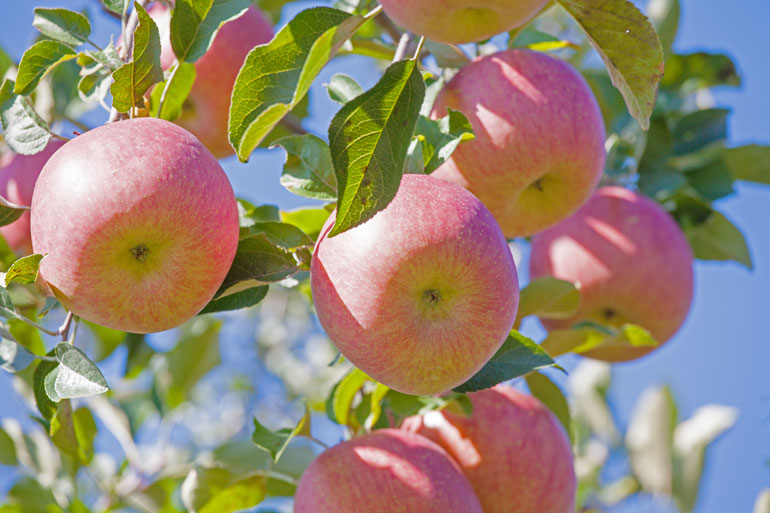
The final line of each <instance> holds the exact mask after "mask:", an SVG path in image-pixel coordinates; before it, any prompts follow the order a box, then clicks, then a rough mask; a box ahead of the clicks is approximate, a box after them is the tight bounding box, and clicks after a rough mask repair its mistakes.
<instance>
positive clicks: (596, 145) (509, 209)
mask: <svg viewBox="0 0 770 513" xmlns="http://www.w3.org/2000/svg"><path fill="white" fill-rule="evenodd" d="M446 107H451V108H452V109H454V110H459V111H460V112H462V113H463V114H465V115H466V116H467V117H468V120H469V121H470V122H471V125H472V126H473V130H474V132H475V133H476V139H475V140H473V141H468V142H466V143H463V144H461V145H460V146H459V147H458V148H457V149H456V150H455V152H454V153H453V154H452V157H451V159H450V160H449V161H447V162H446V163H445V164H444V165H442V166H441V167H440V168H439V169H437V170H436V171H435V173H434V175H435V176H437V177H439V178H443V179H445V180H450V181H452V182H455V183H457V184H460V185H462V186H464V187H467V188H468V189H469V190H470V191H471V192H473V193H474V194H475V195H476V196H478V197H479V199H480V200H481V201H483V202H484V204H485V205H486V206H487V207H488V208H489V210H491V211H492V213H493V214H494V216H495V218H497V221H498V222H499V223H500V227H501V228H502V229H503V233H504V234H505V235H506V237H509V238H512V237H518V236H525V235H532V234H533V233H537V232H539V231H541V230H543V229H544V228H547V227H548V226H551V225H553V224H555V223H557V222H558V221H560V220H562V219H564V218H565V217H567V216H568V215H569V214H571V213H572V212H574V211H575V210H576V209H577V208H578V207H580V205H582V204H583V203H584V202H585V201H586V200H587V199H588V197H589V196H590V195H591V192H592V191H593V190H594V188H595V187H596V184H597V183H598V181H599V178H600V177H601V174H602V171H603V169H604V157H605V153H604V123H603V121H602V115H601V112H600V111H599V106H598V104H597V103H596V99H595V98H594V95H593V93H592V92H591V89H590V88H589V87H588V84H587V83H586V81H585V80H584V79H583V77H582V76H581V75H580V74H579V73H578V72H577V71H576V70H575V69H574V68H573V67H572V66H570V65H569V64H567V63H566V62H564V61H562V60H560V59H556V58H554V57H550V56H548V55H546V54H544V53H541V52H535V51H531V50H508V51H504V52H499V53H496V54H494V55H490V56H487V57H481V58H479V59H476V60H475V61H473V62H472V63H470V64H468V65H467V66H465V67H463V68H462V69H461V70H460V71H459V72H458V73H457V75H455V76H454V78H453V79H452V80H451V81H450V82H449V83H448V84H447V85H446V87H445V88H444V89H443V91H442V92H441V93H440V94H439V97H438V98H437V101H436V108H435V111H434V115H440V116H443V115H444V114H445V113H446V112H445V110H446Z"/></svg>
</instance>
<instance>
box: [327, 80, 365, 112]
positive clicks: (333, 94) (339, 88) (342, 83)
mask: <svg viewBox="0 0 770 513" xmlns="http://www.w3.org/2000/svg"><path fill="white" fill-rule="evenodd" d="M326 91H327V92H328V93H329V98H331V99H332V100H334V101H335V102H337V103H341V104H342V105H345V104H346V103H348V102H349V101H350V100H352V99H353V98H355V97H356V96H360V95H361V94H363V92H364V89H363V88H362V87H361V86H360V85H359V84H358V82H356V79H355V78H353V77H351V76H350V75H346V74H345V73H335V74H334V75H332V78H331V79H329V83H328V84H326Z"/></svg>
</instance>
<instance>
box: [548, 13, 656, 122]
mask: <svg viewBox="0 0 770 513" xmlns="http://www.w3.org/2000/svg"><path fill="white" fill-rule="evenodd" d="M557 2H558V3H559V4H561V6H562V7H564V9H566V10H567V12H569V13H570V14H571V15H572V16H573V17H574V18H575V21H577V23H578V25H580V27H581V28H582V29H583V30H584V31H585V33H586V35H587V36H588V40H589V41H590V42H591V44H592V45H593V47H594V48H595V49H596V51H597V52H598V53H599V56H600V57H601V58H602V60H603V61H604V65H605V67H606V68H607V71H608V72H609V74H610V77H611V78H612V83H613V84H614V85H615V87H616V88H617V89H618V90H619V91H620V92H621V94H622V95H623V98H624V99H625V100H626V106H627V107H628V112H629V113H630V114H631V116H633V117H634V119H636V120H637V121H638V122H639V125H640V126H641V127H642V128H643V129H644V130H647V128H649V126H650V115H651V114H652V110H653V108H654V107H655V97H656V96H657V92H658V83H659V82H660V79H661V77H662V76H663V47H662V46H661V43H660V40H659V39H658V35H657V34H656V33H655V29H654V28H653V27H652V25H651V24H650V22H649V21H648V20H647V18H645V16H644V14H642V13H641V11H639V9H638V8H637V7H636V6H635V5H634V4H633V3H631V2H630V1H628V0H557Z"/></svg>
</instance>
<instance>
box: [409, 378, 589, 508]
mask: <svg viewBox="0 0 770 513" xmlns="http://www.w3.org/2000/svg"><path fill="white" fill-rule="evenodd" d="M468 395H469V397H470V398H471V402H472V403H473V414H472V415H471V416H470V417H466V416H463V415H461V414H456V413H452V412H449V411H446V410H444V411H442V412H431V413H428V414H426V415H425V416H423V417H412V418H409V419H406V420H405V421H404V424H403V426H402V428H403V429H405V430H407V431H410V432H415V433H419V434H421V435H423V436H425V437H427V438H429V439H431V440H433V441H434V442H436V443H437V444H439V445H440V446H441V447H443V448H444V449H446V451H447V452H448V453H449V455H450V456H452V458H454V460H455V461H456V462H457V463H458V464H459V465H460V468H461V469H462V471H463V473H464V474H465V476H466V477H467V478H468V480H469V481H470V482H471V485H473V489H474V490H475V491H476V496H477V497H478V498H479V502H481V506H482V508H483V509H484V512H485V513H572V512H573V511H574V508H575V490H576V486H577V483H576V479H575V471H574V470H573V464H572V448H571V447H570V442H569V439H568V438H567V435H566V433H565V432H564V428H563V427H562V425H561V424H560V423H559V421H558V420H557V419H556V417H554V415H553V414H552V413H551V412H550V411H549V410H548V408H546V407H545V406H544V405H543V404H542V403H540V401H538V400H537V399H535V398H534V397H531V396H528V395H526V394H523V393H521V392H518V391H516V390H515V389H513V388H511V387H509V386H505V385H498V386H496V387H495V388H491V389H488V390H482V391H480V392H473V393H470V394H468Z"/></svg>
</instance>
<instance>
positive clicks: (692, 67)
mask: <svg viewBox="0 0 770 513" xmlns="http://www.w3.org/2000/svg"><path fill="white" fill-rule="evenodd" d="M661 85H662V86H663V87H666V88H672V89H673V88H681V89H682V90H683V92H684V93H691V92H695V91H698V90H699V89H706V88H709V87H715V86H721V85H727V86H733V87H737V86H739V85H741V77H740V75H739V74H738V71H737V70H736V69H735V63H734V62H733V60H732V59H731V58H730V57H728V56H727V55H723V54H718V53H705V52H697V53H688V54H682V55H679V54H675V55H671V56H670V57H669V58H668V60H667V61H666V73H665V75H663V80H661Z"/></svg>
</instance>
